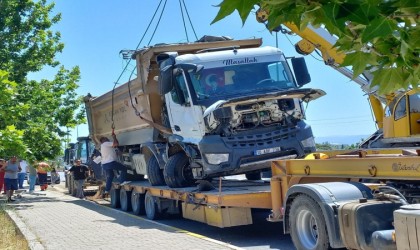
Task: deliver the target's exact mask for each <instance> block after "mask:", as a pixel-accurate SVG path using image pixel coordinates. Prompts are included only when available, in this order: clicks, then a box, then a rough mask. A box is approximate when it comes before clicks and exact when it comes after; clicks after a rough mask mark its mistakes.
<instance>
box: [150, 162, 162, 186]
mask: <svg viewBox="0 0 420 250" xmlns="http://www.w3.org/2000/svg"><path fill="white" fill-rule="evenodd" d="M146 171H147V178H148V179H149V182H150V184H151V185H152V186H163V185H165V179H164V178H163V171H162V170H161V169H160V167H159V163H158V161H157V160H156V158H155V157H154V156H152V157H150V159H149V161H148V162H147V166H146Z"/></svg>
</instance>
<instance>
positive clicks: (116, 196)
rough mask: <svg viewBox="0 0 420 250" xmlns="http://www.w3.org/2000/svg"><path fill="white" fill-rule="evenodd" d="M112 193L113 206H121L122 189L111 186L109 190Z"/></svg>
mask: <svg viewBox="0 0 420 250" xmlns="http://www.w3.org/2000/svg"><path fill="white" fill-rule="evenodd" d="M109 194H110V195H111V207H112V208H119V207H120V189H115V188H113V187H112V188H111V190H110V191H109Z"/></svg>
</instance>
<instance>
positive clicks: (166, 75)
mask: <svg viewBox="0 0 420 250" xmlns="http://www.w3.org/2000/svg"><path fill="white" fill-rule="evenodd" d="M173 68H174V66H172V65H166V66H165V67H163V69H161V70H160V74H159V79H158V85H159V94H160V95H165V94H167V93H169V91H171V90H172V89H173V87H174V83H173V80H174V78H173V75H172V72H173Z"/></svg>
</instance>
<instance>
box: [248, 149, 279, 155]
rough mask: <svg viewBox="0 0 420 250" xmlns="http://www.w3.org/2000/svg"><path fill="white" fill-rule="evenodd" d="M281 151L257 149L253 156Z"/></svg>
mask: <svg viewBox="0 0 420 250" xmlns="http://www.w3.org/2000/svg"><path fill="white" fill-rule="evenodd" d="M279 151H281V148H280V147H274V148H265V149H258V150H255V151H254V154H255V155H265V154H270V153H275V152H279Z"/></svg>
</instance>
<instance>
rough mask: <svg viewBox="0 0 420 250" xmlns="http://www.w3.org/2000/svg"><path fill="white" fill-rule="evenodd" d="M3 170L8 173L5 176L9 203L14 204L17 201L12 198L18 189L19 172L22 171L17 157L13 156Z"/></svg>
mask: <svg viewBox="0 0 420 250" xmlns="http://www.w3.org/2000/svg"><path fill="white" fill-rule="evenodd" d="M3 169H4V170H5V172H6V173H5V174H4V183H5V184H6V188H7V192H6V195H7V202H13V201H15V200H13V199H12V196H13V192H14V191H15V190H17V189H18V172H20V170H21V168H20V164H19V162H18V161H17V158H16V156H12V158H10V160H9V161H8V162H7V164H6V166H3Z"/></svg>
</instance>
